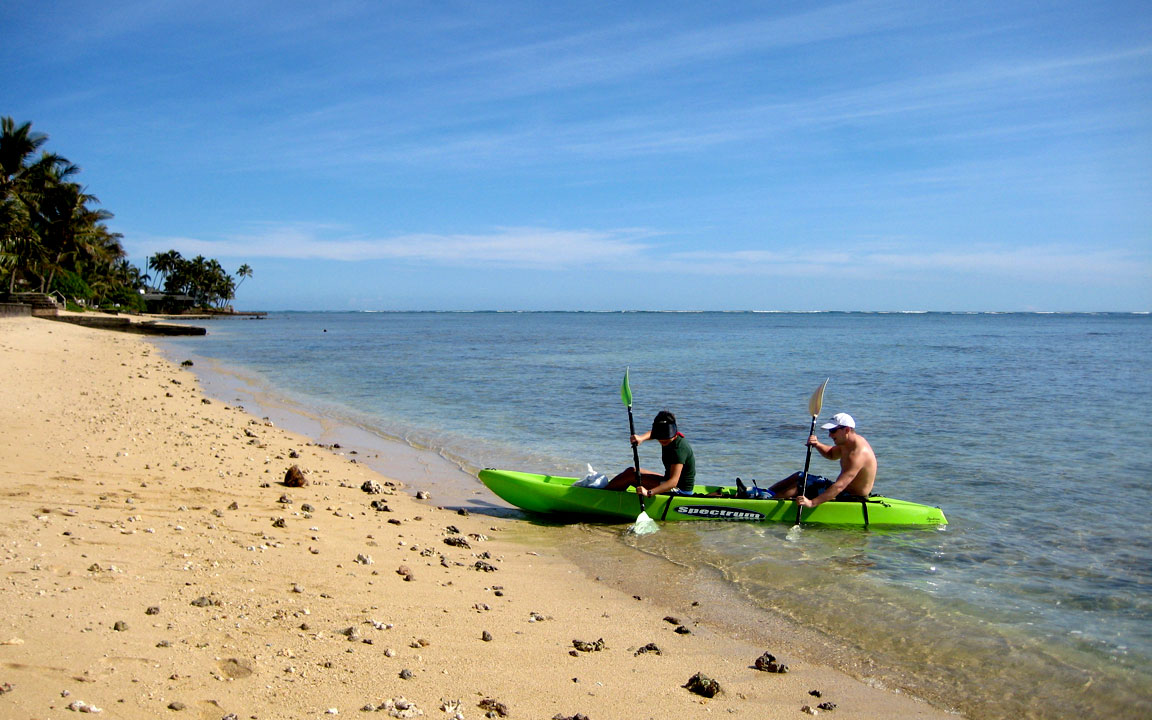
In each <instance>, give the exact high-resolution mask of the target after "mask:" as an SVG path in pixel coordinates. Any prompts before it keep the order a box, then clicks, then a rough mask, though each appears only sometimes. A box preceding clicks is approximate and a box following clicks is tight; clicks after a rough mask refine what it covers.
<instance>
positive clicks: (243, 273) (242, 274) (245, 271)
mask: <svg viewBox="0 0 1152 720" xmlns="http://www.w3.org/2000/svg"><path fill="white" fill-rule="evenodd" d="M236 277H238V278H240V282H238V283H236V289H237V290H239V289H240V286H241V285H243V284H244V281H245V280H247V279H248V278H250V277H252V268H251V266H249V265H248V263H244V264H243V265H241V266H240V269H239V270H237V271H236Z"/></svg>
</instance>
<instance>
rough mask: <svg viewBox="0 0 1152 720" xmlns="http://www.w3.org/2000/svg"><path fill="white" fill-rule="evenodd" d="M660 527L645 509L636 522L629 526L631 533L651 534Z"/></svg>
mask: <svg viewBox="0 0 1152 720" xmlns="http://www.w3.org/2000/svg"><path fill="white" fill-rule="evenodd" d="M659 529H660V526H659V525H657V524H656V521H655V520H653V519H652V518H650V517H648V513H647V512H646V511H644V510H641V511H640V515H639V516H638V517H637V518H636V522H634V523H632V526H631V527H629V528H628V533H629V534H630V535H651V534H652V533H654V532H656V531H657V530H659Z"/></svg>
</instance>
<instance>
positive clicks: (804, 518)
mask: <svg viewBox="0 0 1152 720" xmlns="http://www.w3.org/2000/svg"><path fill="white" fill-rule="evenodd" d="M479 475H480V481H481V482H483V483H484V484H485V485H486V486H487V487H488V489H489V490H491V491H492V492H494V493H496V494H497V495H499V496H500V497H501V498H503V499H504V500H506V501H507V502H509V503H511V504H512V505H515V506H516V507H518V508H520V509H522V510H528V511H531V512H537V513H544V514H550V515H566V516H576V517H586V518H598V519H602V520H619V521H622V522H623V521H628V522H631V521H633V520H635V519H636V508H637V496H636V491H635V488H629V489H628V490H624V491H615V490H601V489H597V488H589V487H581V486H573V483H575V482H577V480H578V478H574V477H558V476H555V475H538V474H534V473H526V472H516V471H514V470H495V469H491V468H489V469H486V470H481V471H480V473H479ZM736 492H737V490H736V488H734V487H723V486H716V485H704V486H701V485H697V486H696V492H695V494H693V495H654V496H652V497H650V498H648V500H647V513H648V515H649V516H650V517H651V518H652V519H653V520H660V521H665V520H743V521H748V522H786V523H795V522H796V507H797V506H796V503H794V502H792V501H791V500H773V499H769V500H753V499H749V498H738V497H736ZM641 507H643V505H641ZM800 520H801V522H804V523H815V524H819V525H855V526H860V527H867V526H872V525H947V524H948V520H947V519H946V518H945V517H944V512H943V511H942V510H941V509H940V508H938V507H932V506H930V505H920V504H918V503H914V502H908V501H907V500H897V499H895V498H889V497H882V496H878V495H873V496H871V497H867V498H861V497H856V498H851V499H846V500H832V501H830V502H826V503H823V504H822V505H818V506H816V507H814V508H804V510H803V512H802V514H801V518H800Z"/></svg>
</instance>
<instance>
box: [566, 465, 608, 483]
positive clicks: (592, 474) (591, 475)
mask: <svg viewBox="0 0 1152 720" xmlns="http://www.w3.org/2000/svg"><path fill="white" fill-rule="evenodd" d="M607 486H608V476H607V475H605V474H604V473H599V472H596V471H595V470H593V469H592V466H591V465H589V466H588V474H587V475H585V476H584V477H583V479H581V480H577V481H576V482H574V483H572V487H589V488H604V487H607Z"/></svg>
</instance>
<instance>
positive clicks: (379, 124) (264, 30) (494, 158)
mask: <svg viewBox="0 0 1152 720" xmlns="http://www.w3.org/2000/svg"><path fill="white" fill-rule="evenodd" d="M0 27H2V28H3V36H4V42H3V43H0V63H2V65H3V67H4V68H5V72H4V75H5V80H4V82H3V86H2V87H0V100H2V102H0V115H10V116H12V117H14V118H15V120H16V121H17V122H24V121H31V122H32V123H33V129H34V130H37V131H40V132H44V133H46V134H48V135H49V137H50V140H49V143H48V146H47V147H48V149H50V150H52V151H54V152H58V153H60V154H62V155H64V156H66V157H68V158H69V159H70V160H72V161H73V162H75V163H77V164H78V165H80V166H81V168H82V169H83V172H82V173H81V175H80V180H81V181H82V182H83V183H85V184H86V185H87V188H88V191H89V192H91V193H93V194H95V195H96V196H97V197H98V198H99V199H100V200H101V202H102V204H103V207H105V208H106V209H108V210H110V211H111V212H113V213H115V216H116V217H115V219H114V220H112V221H111V223H110V225H111V227H112V229H113V230H115V231H117V232H120V233H122V234H123V235H124V245H125V248H126V249H127V250H128V252H129V256H130V259H131V260H132V261H133V262H135V263H136V264H137V265H140V266H143V265H144V264H145V262H146V259H147V257H148V256H150V255H152V254H154V253H156V252H158V251H163V250H168V249H176V250H179V251H180V252H181V253H182V254H183V255H184V256H185V257H191V256H193V255H196V254H203V255H205V256H208V257H214V258H217V259H218V260H220V261H221V263H222V264H223V265H224V266H225V268H227V269H229V270H234V269H236V268H238V267H239V266H240V265H241V264H243V263H247V264H249V265H251V266H252V268H253V270H254V276H253V277H252V278H251V279H249V280H247V281H246V282H245V283H244V285H243V286H242V287H241V288H240V291H239V293H238V297H237V300H236V305H237V307H239V308H242V309H268V310H278V309H300V310H346V309H382V310H405V309H431V310H445V309H507V310H514V309H562V310H563V309H587V310H615V309H676V310H691V309H697V310H739V309H757V310H1057V311H1058V310H1134V311H1147V310H1150V309H1152V5H1149V3H1147V2H1103V3H1101V2H1059V1H1057V2H1040V1H1035V0H1033V1H1029V2H1021V1H1018V0H1005V1H1003V2H995V3H976V2H930V3H926V2H903V1H891V2H888V1H883V0H881V1H872V0H862V1H859V2H787V1H785V2H773V3H761V2H722V1H712V2H675V1H662V2H626V3H608V2H568V3H541V2H519V1H517V2H499V1H496V0H494V1H492V2H455V1H451V0H449V1H441V2H435V3H431V2H385V1H383V0H381V1H377V2H367V1H365V2H343V1H340V0H337V1H335V2H323V3H317V2H286V1H280V0H278V1H276V2H271V1H269V2H244V1H243V0H232V1H230V2H215V1H214V0H207V1H204V0H197V1H195V2H192V1H190V0H187V1H185V0H167V1H166V2H153V1H151V0H149V1H147V2H144V1H139V2H117V1H115V0H109V1H106V2H91V1H86V2H79V1H76V2H45V1H43V0H36V1H34V2H33V1H24V0H8V1H7V2H5V3H3V4H2V5H0Z"/></svg>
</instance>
